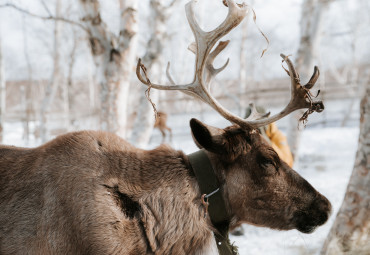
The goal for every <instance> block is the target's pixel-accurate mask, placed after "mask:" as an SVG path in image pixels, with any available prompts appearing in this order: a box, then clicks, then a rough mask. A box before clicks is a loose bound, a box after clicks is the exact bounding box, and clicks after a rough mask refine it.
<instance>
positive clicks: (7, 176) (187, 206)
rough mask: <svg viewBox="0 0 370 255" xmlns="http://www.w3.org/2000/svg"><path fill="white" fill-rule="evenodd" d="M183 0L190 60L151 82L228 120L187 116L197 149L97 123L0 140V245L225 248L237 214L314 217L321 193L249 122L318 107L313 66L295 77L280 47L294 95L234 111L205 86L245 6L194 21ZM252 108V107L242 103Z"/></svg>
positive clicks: (270, 219)
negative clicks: (304, 77)
mask: <svg viewBox="0 0 370 255" xmlns="http://www.w3.org/2000/svg"><path fill="white" fill-rule="evenodd" d="M194 5H195V1H191V2H189V3H188V4H187V5H186V8H185V9H186V14H187V18H188V21H189V24H190V26H191V28H192V30H193V33H194V35H195V38H196V47H193V50H194V52H195V53H196V68H195V76H194V81H193V82H192V83H191V84H189V85H169V86H164V85H159V84H151V83H150V82H149V80H148V79H146V78H144V77H143V76H142V74H141V71H140V70H141V69H142V68H143V65H142V64H141V62H140V60H139V62H138V65H137V76H138V78H139V79H140V80H141V81H142V82H143V83H144V84H146V85H148V86H151V87H152V88H155V89H164V90H180V91H183V92H186V93H189V94H192V95H194V96H196V97H197V98H200V99H202V101H204V102H205V103H207V104H209V105H211V106H212V107H213V108H215V110H216V111H218V112H219V113H220V115H222V116H223V117H224V118H226V119H227V120H229V121H231V122H232V123H233V124H232V125H231V126H229V127H226V128H224V129H221V128H217V127H213V126H209V125H207V124H205V123H202V122H201V121H199V120H197V119H191V120H190V128H191V132H192V135H193V137H194V141H195V143H196V144H197V145H198V146H199V147H200V148H201V149H200V150H199V151H198V152H195V153H193V154H190V155H186V154H184V153H183V152H181V151H177V150H174V149H172V148H170V147H169V146H166V145H161V146H159V147H158V148H156V149H153V150H142V149H138V148H135V147H134V146H132V145H131V144H129V143H128V142H126V141H125V140H123V139H121V138H119V137H118V136H116V135H114V134H111V133H108V132H99V131H80V132H74V133H68V134H65V135H61V136H59V137H57V138H56V139H54V140H52V141H50V142H48V143H46V144H44V145H42V146H40V147H37V148H32V149H25V148H17V147H12V146H1V147H0V254H3V255H5V254H217V253H220V254H233V253H235V250H234V249H233V247H232V246H230V245H229V242H228V237H227V232H228V231H229V230H230V229H233V228H235V227H237V226H238V225H240V224H242V223H248V224H253V225H257V226H262V227H269V228H272V229H279V230H289V229H298V230H299V231H301V232H303V233H311V232H312V231H313V230H314V229H315V228H316V227H318V226H320V225H322V224H324V223H325V222H326V221H327V219H328V217H329V214H330V211H331V205H330V202H329V201H328V200H327V199H326V198H325V197H324V196H323V195H322V194H320V193H319V192H318V191H316V190H315V189H314V188H313V187H312V186H311V185H310V184H309V183H308V182H307V181H306V180H305V179H304V178H302V177H301V176H300V175H299V174H298V173H297V172H295V171H294V170H293V169H291V168H290V167H289V166H288V165H287V164H286V163H285V162H283V161H282V160H280V159H279V157H278V155H277V153H276V152H275V151H274V150H273V149H272V148H271V147H270V146H269V144H268V143H267V142H266V141H265V140H264V138H263V137H262V136H261V135H260V134H259V133H258V131H257V129H258V127H260V126H264V125H267V124H268V123H271V122H274V121H276V120H278V119H280V118H282V117H283V116H285V115H287V114H289V113H290V112H292V111H294V110H296V109H300V108H308V109H309V111H310V112H311V111H321V110H322V109H323V104H322V102H321V101H313V100H312V99H311V98H310V97H309V89H310V88H312V86H313V85H314V83H315V82H316V80H317V78H318V76H319V71H318V69H317V68H315V71H314V74H313V76H312V78H311V79H310V81H309V82H308V83H307V84H306V85H305V86H302V85H301V84H300V79H299V76H298V74H297V72H296V71H295V68H294V66H293V65H292V63H291V61H290V59H289V58H287V57H286V56H284V55H282V57H283V59H284V60H285V61H286V63H287V65H288V69H289V71H288V73H289V75H290V77H291V87H292V90H291V94H292V98H291V100H290V102H289V104H288V105H287V106H286V107H285V109H284V110H282V111H281V112H280V113H278V114H276V115H274V116H271V117H266V118H263V119H242V118H239V117H238V116H235V115H233V114H232V113H230V112H229V111H227V110H226V109H224V108H223V107H222V106H221V105H220V104H219V103H218V102H217V101H216V100H215V99H214V98H213V97H212V96H211V94H210V93H209V90H208V88H209V85H210V82H211V80H212V79H213V78H214V77H215V75H216V74H217V73H219V72H220V71H221V70H222V69H224V67H222V68H221V69H215V68H214V67H213V64H212V63H213V59H214V58H215V57H216V56H217V55H218V54H219V53H220V52H221V51H222V50H223V49H224V48H225V47H226V45H227V44H228V42H220V43H219V44H218V46H216V47H215V49H214V50H213V51H211V49H212V48H213V46H214V45H215V44H216V42H217V41H218V40H219V39H220V38H221V37H222V36H224V35H225V34H227V33H228V32H229V31H230V30H231V29H232V28H233V27H235V26H237V25H238V24H239V23H240V22H241V21H242V19H243V18H244V17H245V15H246V12H247V7H246V6H245V5H244V4H242V5H238V4H236V3H235V2H234V0H227V5H228V10H229V12H228V15H227V17H226V19H225V21H224V22H223V23H222V24H221V25H219V26H218V27H217V28H216V29H215V30H213V31H211V32H204V31H202V30H201V29H200V28H199V26H198V24H197V23H196V20H195V17H194ZM252 115H253V116H254V117H255V118H256V114H255V112H254V114H252Z"/></svg>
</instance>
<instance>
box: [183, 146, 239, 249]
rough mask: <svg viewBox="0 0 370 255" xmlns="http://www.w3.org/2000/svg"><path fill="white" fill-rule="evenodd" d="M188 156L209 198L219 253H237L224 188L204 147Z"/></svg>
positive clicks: (202, 189) (201, 188)
mask: <svg viewBox="0 0 370 255" xmlns="http://www.w3.org/2000/svg"><path fill="white" fill-rule="evenodd" d="M188 158H189V162H190V165H191V167H192V169H193V172H194V174H195V177H196V179H197V181H198V184H199V188H200V192H201V193H202V194H205V195H206V196H207V198H208V202H209V207H208V213H209V217H210V218H211V222H212V224H213V226H214V227H215V228H216V229H217V232H216V233H214V234H215V239H216V243H217V248H218V250H219V253H220V254H237V251H236V248H235V247H233V246H232V245H231V244H230V240H229V235H228V232H229V220H228V218H229V217H228V213H227V211H226V206H225V201H224V198H223V197H222V188H221V185H220V182H219V180H218V178H217V176H216V174H215V172H214V170H213V167H212V165H211V162H210V160H209V158H208V156H207V154H206V152H205V151H204V150H203V149H202V150H199V151H197V152H194V153H192V154H190V155H188Z"/></svg>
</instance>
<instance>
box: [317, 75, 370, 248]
mask: <svg viewBox="0 0 370 255" xmlns="http://www.w3.org/2000/svg"><path fill="white" fill-rule="evenodd" d="M360 109H361V117H360V135H359V140H358V149H357V154H356V160H355V165H354V168H353V172H352V176H351V178H350V180H349V184H348V186H347V191H346V195H345V197H344V200H343V203H342V206H341V208H340V209H339V212H338V214H337V217H336V219H335V221H334V224H333V226H332V228H331V230H330V232H329V235H328V237H327V239H326V241H325V244H324V246H323V249H322V251H321V254H322V255H342V254H346V255H349V254H353V255H367V254H369V253H370V206H369V205H370V82H369V81H368V82H367V84H366V89H365V93H364V96H363V98H362V101H361V107H360Z"/></svg>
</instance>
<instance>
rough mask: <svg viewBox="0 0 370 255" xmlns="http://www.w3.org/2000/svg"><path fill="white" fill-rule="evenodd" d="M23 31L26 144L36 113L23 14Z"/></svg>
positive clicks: (24, 132)
mask: <svg viewBox="0 0 370 255" xmlns="http://www.w3.org/2000/svg"><path fill="white" fill-rule="evenodd" d="M22 30H23V31H22V32H23V52H24V58H25V62H26V66H27V78H28V82H27V83H26V85H25V86H23V85H22V86H21V97H22V100H21V102H22V103H23V105H22V108H23V114H22V122H23V139H24V140H25V142H26V144H27V143H28V141H29V135H30V125H29V122H30V119H31V115H32V113H34V107H33V102H32V99H31V97H32V89H31V86H32V84H33V78H32V64H31V60H30V55H29V51H28V35H27V29H26V16H25V15H24V14H22Z"/></svg>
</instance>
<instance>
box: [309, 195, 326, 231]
mask: <svg viewBox="0 0 370 255" xmlns="http://www.w3.org/2000/svg"><path fill="white" fill-rule="evenodd" d="M310 211H311V212H312V213H313V215H314V216H315V218H316V223H317V225H319V226H320V225H322V224H324V223H325V222H326V221H327V220H328V218H329V216H330V214H331V203H330V202H329V200H328V199H327V198H326V197H324V196H321V195H320V197H318V198H316V199H315V200H314V201H313V202H312V205H311V208H310Z"/></svg>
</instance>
